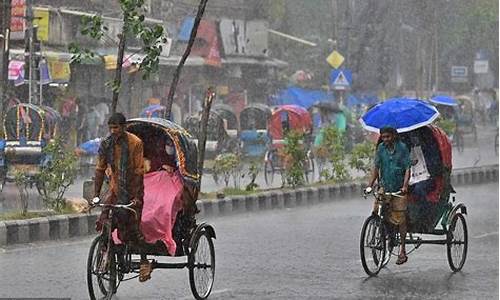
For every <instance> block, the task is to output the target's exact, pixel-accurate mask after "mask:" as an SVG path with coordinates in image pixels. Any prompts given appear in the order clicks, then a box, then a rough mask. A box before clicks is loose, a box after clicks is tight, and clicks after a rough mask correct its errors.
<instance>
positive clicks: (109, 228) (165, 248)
mask: <svg viewBox="0 0 500 300" xmlns="http://www.w3.org/2000/svg"><path fill="white" fill-rule="evenodd" d="M127 131H128V132H131V133H133V134H135V135H136V136H137V137H139V138H140V139H141V140H143V142H144V144H145V145H149V146H150V148H148V149H146V148H145V154H144V155H145V157H146V156H147V155H150V156H151V155H152V156H154V157H150V158H151V159H158V161H163V159H165V158H166V157H162V156H163V155H167V152H166V151H165V149H164V146H165V145H166V144H168V142H171V144H172V145H173V146H174V147H175V155H174V156H175V160H176V165H177V171H176V172H174V173H172V174H171V175H168V176H175V178H180V180H177V179H175V180H171V181H169V180H166V181H162V180H161V178H163V177H162V176H167V175H165V174H166V173H161V172H167V171H156V172H152V173H146V175H145V179H144V191H145V192H144V195H145V196H144V206H143V214H142V218H141V230H142V232H143V234H144V239H145V241H146V243H145V245H142V246H139V245H136V244H134V243H131V242H125V243H124V242H122V241H120V240H119V236H120V235H119V234H118V235H115V234H113V231H114V230H115V228H116V222H118V218H119V215H122V216H123V215H124V214H123V212H126V211H127V210H128V211H130V212H134V213H135V211H134V210H132V209H131V208H130V205H128V204H104V203H101V201H99V199H97V201H96V202H95V203H93V204H94V206H100V207H106V208H109V209H110V212H109V216H110V217H109V218H108V219H107V220H106V222H105V223H104V227H103V230H102V232H101V233H100V234H99V236H97V237H96V238H95V239H94V240H93V242H92V244H91V246H90V250H89V255H88V260H87V285H88V292H89V297H90V299H92V300H95V299H101V297H99V296H101V295H102V296H104V298H105V299H111V298H112V296H113V294H115V293H117V292H118V287H119V286H120V284H121V283H122V282H124V281H127V280H130V279H134V278H137V277H138V276H139V275H138V274H139V270H140V255H141V254H146V255H148V256H150V257H148V260H149V261H150V262H151V266H152V269H153V270H154V269H183V268H187V269H188V274H189V285H190V287H191V291H192V293H193V296H194V298H195V299H206V298H208V296H209V295H210V292H211V291H212V287H213V283H214V277H215V248H214V243H213V240H214V239H215V238H216V236H215V230H214V228H213V227H212V226H210V225H209V224H206V223H199V224H197V222H196V219H195V214H196V213H197V212H198V210H197V208H196V204H195V202H196V200H197V197H198V193H199V191H200V174H199V173H198V170H197V154H198V151H197V147H196V144H195V143H193V142H192V139H191V137H190V135H189V133H188V132H187V131H186V130H184V129H183V128H182V127H180V126H178V125H177V124H175V123H173V122H170V121H167V120H165V119H158V118H138V119H132V120H129V121H128V122H127ZM161 145H162V146H163V147H162V146H161ZM147 152H148V153H149V154H147ZM151 164H153V162H152V161H151ZM151 167H152V166H151ZM152 168H153V167H152ZM148 176H152V177H151V178H152V180H151V181H147V180H148V179H147V178H149V177H148ZM179 181H180V182H181V183H180V184H181V185H182V186H177V187H176V188H174V189H175V191H177V192H180V195H181V197H180V198H179V197H176V196H175V195H170V193H168V191H170V190H169V188H172V185H173V183H172V182H176V183H175V184H176V185H177V184H179V183H177V182H179ZM148 183H151V185H149V184H148ZM158 189H161V190H162V191H164V192H158ZM155 191H156V193H155ZM176 194H177V193H176ZM169 195H170V196H169ZM157 197H170V198H165V199H167V200H165V201H167V202H168V201H172V202H169V203H170V204H171V206H159V204H155V203H157V201H155V200H157ZM161 200H164V199H163V198H161ZM144 212H146V213H144ZM129 216H130V217H133V216H134V214H133V213H131V214H129ZM148 220H149V221H148ZM145 228H148V230H146V229H145ZM168 229H170V230H171V231H170V232H169V233H165V232H166V230H168ZM115 233H116V232H115ZM158 233H160V234H159V235H158ZM170 233H171V235H170ZM165 235H168V236H169V237H168V238H163V237H164V236H165ZM152 236H154V237H155V238H154V239H153V240H154V241H155V242H154V241H151V240H150V239H151V237H152ZM158 238H160V239H158ZM139 247H141V248H142V251H140V250H139ZM151 256H154V259H151ZM166 257H178V258H180V257H184V258H185V259H184V261H182V262H179V261H175V262H173V261H168V260H165V258H166ZM162 260H163V261H162ZM165 286H167V285H165ZM166 298H169V297H166Z"/></svg>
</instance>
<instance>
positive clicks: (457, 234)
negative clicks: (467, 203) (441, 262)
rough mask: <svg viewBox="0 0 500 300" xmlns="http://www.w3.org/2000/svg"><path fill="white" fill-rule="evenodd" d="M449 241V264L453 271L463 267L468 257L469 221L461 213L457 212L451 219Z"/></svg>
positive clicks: (447, 245) (447, 246)
mask: <svg viewBox="0 0 500 300" xmlns="http://www.w3.org/2000/svg"><path fill="white" fill-rule="evenodd" d="M447 238H448V243H447V244H446V248H447V254H448V264H449V265H450V268H451V270H452V271H453V272H458V271H460V270H461V269H462V267H463V266H464V264H465V259H466V258H467V245H468V238H467V223H466V222H465V218H464V216H463V215H462V214H461V213H457V214H455V215H454V216H453V219H452V220H451V224H450V227H449V229H448V237H447Z"/></svg>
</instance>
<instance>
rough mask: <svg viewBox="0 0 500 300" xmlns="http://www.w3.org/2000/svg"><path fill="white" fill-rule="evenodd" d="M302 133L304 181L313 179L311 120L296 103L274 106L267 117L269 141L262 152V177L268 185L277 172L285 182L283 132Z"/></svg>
mask: <svg viewBox="0 0 500 300" xmlns="http://www.w3.org/2000/svg"><path fill="white" fill-rule="evenodd" d="M289 130H291V131H295V132H299V133H301V134H304V140H303V141H302V145H303V146H304V151H305V152H306V159H305V161H304V162H302V163H303V167H304V168H303V169H304V178H305V180H306V182H313V180H314V159H313V155H312V152H311V149H310V148H311V146H310V144H311V141H310V139H311V133H312V120H311V116H310V115H309V112H308V111H307V110H306V109H305V108H303V107H300V106H297V105H281V106H277V107H275V108H274V110H273V111H272V114H271V118H270V119H269V136H270V138H271V143H270V145H269V149H268V150H267V151H266V153H265V154H264V179H265V181H266V184H268V185H270V184H272V183H273V181H274V173H276V172H279V173H280V175H281V179H282V182H283V183H284V182H285V170H286V165H285V164H286V154H285V153H284V151H283V149H284V145H285V134H286V132H287V131H289Z"/></svg>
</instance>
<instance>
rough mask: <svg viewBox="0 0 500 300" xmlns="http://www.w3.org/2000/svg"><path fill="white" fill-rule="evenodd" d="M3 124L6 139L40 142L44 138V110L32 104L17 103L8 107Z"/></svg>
mask: <svg viewBox="0 0 500 300" xmlns="http://www.w3.org/2000/svg"><path fill="white" fill-rule="evenodd" d="M3 126H4V139H5V140H7V141H19V140H21V139H25V140H26V141H38V142H40V141H41V140H42V138H44V129H45V111H44V110H43V109H42V108H41V107H39V106H36V105H34V104H29V103H19V104H17V105H15V106H12V107H10V108H8V110H7V113H6V114H5V116H4V123H3Z"/></svg>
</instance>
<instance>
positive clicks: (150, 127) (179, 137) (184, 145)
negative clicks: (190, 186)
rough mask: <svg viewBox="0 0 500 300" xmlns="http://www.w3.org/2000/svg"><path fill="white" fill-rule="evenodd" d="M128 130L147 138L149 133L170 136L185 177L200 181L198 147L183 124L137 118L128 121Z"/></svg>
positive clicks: (158, 119)
mask: <svg viewBox="0 0 500 300" xmlns="http://www.w3.org/2000/svg"><path fill="white" fill-rule="evenodd" d="M127 131H128V132H130V133H133V134H135V135H137V136H138V137H139V138H141V139H143V140H144V139H146V138H147V137H148V136H149V135H153V134H160V135H165V136H167V137H168V138H170V139H171V140H172V142H173V144H174V146H175V150H176V151H175V155H176V158H177V162H178V166H179V171H180V173H181V175H182V176H183V177H184V178H189V179H191V180H194V181H195V182H199V179H200V175H199V173H198V167H197V164H198V149H197V147H196V144H195V143H194V142H193V141H192V140H191V138H192V137H191V135H190V134H189V133H188V132H187V131H186V130H185V129H184V128H182V127H181V126H179V125H178V124H176V123H173V122H171V121H168V120H166V119H161V118H136V119H130V120H128V121H127Z"/></svg>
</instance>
